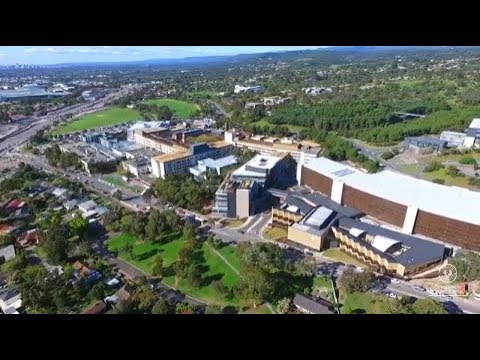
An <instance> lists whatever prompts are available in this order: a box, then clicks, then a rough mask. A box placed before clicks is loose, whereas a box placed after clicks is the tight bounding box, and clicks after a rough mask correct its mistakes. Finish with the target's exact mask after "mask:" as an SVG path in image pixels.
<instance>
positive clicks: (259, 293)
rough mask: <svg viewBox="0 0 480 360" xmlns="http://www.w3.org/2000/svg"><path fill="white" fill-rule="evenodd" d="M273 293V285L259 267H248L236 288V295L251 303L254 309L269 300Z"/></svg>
mask: <svg viewBox="0 0 480 360" xmlns="http://www.w3.org/2000/svg"><path fill="white" fill-rule="evenodd" d="M272 292H273V286H272V283H271V282H270V281H269V278H268V276H267V274H266V272H265V271H263V270H262V269H261V268H260V267H259V266H249V267H247V268H246V269H245V270H244V271H243V272H242V276H241V277H240V279H239V280H238V282H237V284H236V285H235V287H234V293H235V295H236V296H238V297H240V298H242V299H244V300H245V301H250V302H251V303H252V304H253V307H256V306H257V305H258V304H260V303H262V302H263V301H265V300H267V299H268V298H269V296H270V295H271V294H272Z"/></svg>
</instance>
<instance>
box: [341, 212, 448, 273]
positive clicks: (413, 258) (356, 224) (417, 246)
mask: <svg viewBox="0 0 480 360" xmlns="http://www.w3.org/2000/svg"><path fill="white" fill-rule="evenodd" d="M332 231H333V234H334V235H335V238H336V239H337V242H338V245H339V248H340V250H342V251H344V252H346V253H347V254H350V255H352V256H354V257H356V258H358V259H359V260H361V261H362V262H364V263H366V264H368V265H370V266H371V267H372V268H374V269H375V270H378V271H381V270H383V271H385V272H387V273H395V274H397V275H399V276H404V277H405V276H409V275H412V274H418V273H421V272H423V271H425V270H427V269H428V268H430V267H432V266H434V265H436V264H438V263H440V262H441V261H443V259H444V253H445V247H444V246H443V245H441V244H437V243H433V242H430V241H427V240H423V239H421V238H418V237H414V236H411V235H406V234H403V233H400V232H396V231H393V230H389V229H386V228H383V227H380V226H375V225H371V224H368V223H365V222H361V221H358V220H354V219H350V218H342V219H340V220H339V222H338V225H336V226H333V227H332Z"/></svg>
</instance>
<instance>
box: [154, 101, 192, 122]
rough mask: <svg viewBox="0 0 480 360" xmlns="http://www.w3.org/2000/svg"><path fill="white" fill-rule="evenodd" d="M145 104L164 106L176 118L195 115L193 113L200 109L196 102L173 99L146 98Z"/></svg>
mask: <svg viewBox="0 0 480 360" xmlns="http://www.w3.org/2000/svg"><path fill="white" fill-rule="evenodd" d="M145 104H148V105H157V106H166V107H168V108H169V109H170V110H171V111H172V112H173V114H174V115H175V116H176V117H178V118H189V117H192V116H194V115H195V113H196V112H197V111H198V110H200V106H198V105H197V104H192V103H189V102H186V101H181V100H175V99H154V100H147V101H145Z"/></svg>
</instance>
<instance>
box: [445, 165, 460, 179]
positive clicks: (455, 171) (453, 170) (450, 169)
mask: <svg viewBox="0 0 480 360" xmlns="http://www.w3.org/2000/svg"><path fill="white" fill-rule="evenodd" d="M446 173H447V175H450V176H452V177H463V176H465V175H464V174H463V173H462V172H460V170H458V169H457V168H456V167H455V166H451V165H450V166H449V167H447V171H446Z"/></svg>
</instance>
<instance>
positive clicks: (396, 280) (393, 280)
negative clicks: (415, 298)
mask: <svg viewBox="0 0 480 360" xmlns="http://www.w3.org/2000/svg"><path fill="white" fill-rule="evenodd" d="M400 282H401V281H400V280H398V279H396V278H392V283H394V284H400Z"/></svg>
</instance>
